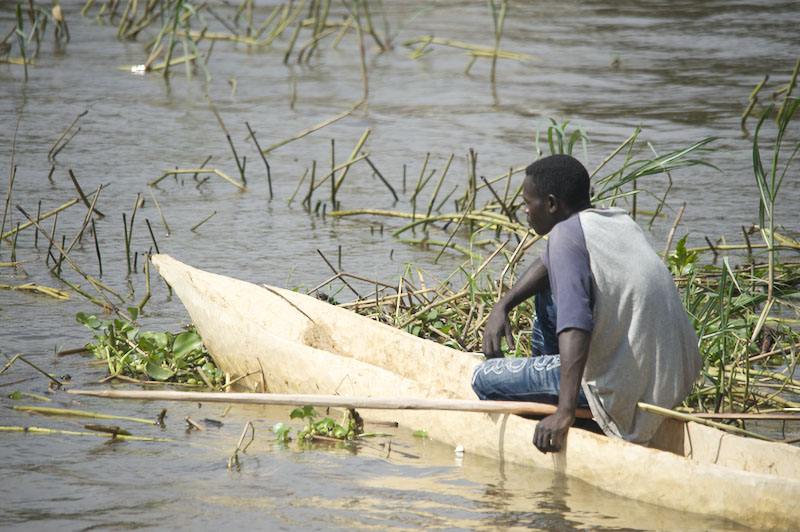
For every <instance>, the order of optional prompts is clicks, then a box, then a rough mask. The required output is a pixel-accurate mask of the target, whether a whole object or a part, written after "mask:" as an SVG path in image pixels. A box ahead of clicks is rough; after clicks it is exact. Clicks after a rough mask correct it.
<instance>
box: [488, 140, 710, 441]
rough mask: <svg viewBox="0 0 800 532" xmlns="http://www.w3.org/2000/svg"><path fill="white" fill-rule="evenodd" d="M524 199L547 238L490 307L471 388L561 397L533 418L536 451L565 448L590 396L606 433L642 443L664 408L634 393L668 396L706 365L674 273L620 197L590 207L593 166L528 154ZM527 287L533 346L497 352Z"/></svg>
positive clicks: (501, 394) (685, 389)
mask: <svg viewBox="0 0 800 532" xmlns="http://www.w3.org/2000/svg"><path fill="white" fill-rule="evenodd" d="M523 199H524V200H525V204H526V206H527V211H528V224H529V225H530V226H531V227H532V228H533V230H534V231H536V233H537V234H539V235H546V234H547V233H550V236H549V238H548V242H547V249H546V250H545V252H544V253H543V254H542V256H541V257H540V258H538V259H536V261H535V262H534V263H533V264H532V265H531V266H530V268H528V270H526V271H525V273H523V274H522V276H521V277H520V278H519V279H518V280H517V282H516V283H515V284H514V286H513V287H512V288H511V289H510V290H509V291H508V293H507V294H506V295H505V296H504V297H503V298H502V299H501V300H500V301H498V302H497V304H496V305H495V307H494V308H493V309H492V312H491V314H490V315H489V318H488V321H487V322H486V327H485V331H484V337H483V352H484V354H485V355H486V357H487V359H489V360H487V361H486V362H483V363H481V364H480V365H478V367H477V368H476V369H475V372H474V375H473V379H472V387H473V389H474V390H475V393H477V394H478V397H480V398H481V399H496V400H522V401H524V400H528V401H539V402H551V403H555V404H557V405H558V408H557V410H556V412H555V413H554V414H552V415H550V416H548V417H545V418H544V419H542V420H541V421H540V422H539V423H538V424H537V426H536V431H535V433H534V438H533V443H534V445H536V447H537V448H538V449H539V450H540V451H542V452H550V451H559V450H560V449H561V442H562V439H563V437H564V435H565V434H566V432H567V430H568V429H569V427H570V426H571V425H572V423H573V422H574V421H575V409H576V408H577V407H578V406H582V407H585V406H588V407H589V408H591V410H592V414H593V416H594V419H595V421H596V422H597V423H598V425H599V426H600V428H601V429H602V430H603V432H604V433H605V434H607V435H608V436H613V437H617V438H622V439H625V440H628V441H632V442H636V443H643V444H646V443H647V442H648V441H649V440H650V439H651V438H652V437H653V435H654V434H655V433H656V431H657V430H658V428H659V426H660V424H661V421H662V420H663V418H662V417H661V416H658V415H657V414H653V413H649V412H645V411H643V410H640V409H639V408H637V406H636V404H637V402H640V401H643V402H646V403H650V404H654V405H658V406H662V407H665V408H673V407H675V406H676V405H678V404H679V403H680V402H681V401H682V400H683V398H684V397H685V396H686V395H687V394H688V393H689V392H690V391H691V389H692V384H693V383H694V380H695V378H696V377H697V376H698V373H699V371H700V367H701V358H700V352H699V350H698V341H697V335H696V334H695V332H694V329H693V328H692V324H691V322H690V321H689V317H688V315H687V314H686V310H685V309H684V307H683V305H682V304H681V300H680V296H679V295H678V292H677V290H676V289H675V283H674V281H673V279H672V276H671V275H670V274H669V272H668V271H667V268H666V267H665V266H664V265H663V264H662V262H661V260H660V258H659V256H658V255H657V254H656V253H655V251H653V249H652V248H651V247H650V244H649V243H648V241H647V239H646V237H645V234H644V232H643V231H642V230H641V228H640V227H639V226H638V225H637V224H636V222H634V221H633V220H632V219H631V218H630V217H629V216H628V214H627V213H626V212H625V211H624V210H623V209H619V208H609V209H595V208H593V207H592V205H591V203H590V200H589V174H588V173H587V171H586V169H585V168H584V167H583V165H582V164H581V163H580V162H578V161H577V160H576V159H574V158H572V157H570V156H568V155H552V156H550V157H545V158H543V159H540V160H539V161H536V162H535V163H533V164H531V165H530V166H529V167H528V168H527V169H526V175H525V182H524V187H523ZM551 294H552V296H551ZM532 296H535V300H534V306H535V311H536V317H535V320H534V328H533V337H532V344H533V355H534V356H533V357H531V358H496V357H502V356H503V352H502V348H501V339H502V338H503V337H505V338H506V342H507V343H508V345H509V347H513V337H512V334H511V323H510V321H509V319H508V313H509V312H510V311H511V310H512V309H513V308H514V307H515V306H517V305H519V304H520V303H522V302H523V301H525V300H526V299H528V298H530V297H532ZM551 298H552V299H551Z"/></svg>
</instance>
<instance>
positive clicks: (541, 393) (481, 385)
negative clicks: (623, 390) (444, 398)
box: [472, 289, 589, 408]
mask: <svg viewBox="0 0 800 532" xmlns="http://www.w3.org/2000/svg"><path fill="white" fill-rule="evenodd" d="M533 304H534V310H535V312H536V315H535V316H534V320H533V330H532V331H531V351H532V353H531V354H532V355H533V356H532V357H530V358H518V357H513V358H493V359H490V360H487V361H485V362H482V363H481V364H479V365H478V366H477V367H476V368H475V371H474V372H473V374H472V389H473V390H475V393H476V394H477V395H478V397H479V398H480V399H493V400H497V401H533V402H537V403H550V404H557V403H558V393H559V390H560V389H561V356H560V355H559V354H558V337H557V335H556V305H555V302H554V301H553V295H552V293H551V292H550V289H547V290H545V291H543V292H540V293H539V294H536V297H535V299H534V302H533ZM578 406H579V407H580V408H587V407H588V406H589V403H588V401H587V400H586V395H584V393H583V389H581V390H580V391H579V392H578Z"/></svg>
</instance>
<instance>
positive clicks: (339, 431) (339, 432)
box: [333, 425, 347, 440]
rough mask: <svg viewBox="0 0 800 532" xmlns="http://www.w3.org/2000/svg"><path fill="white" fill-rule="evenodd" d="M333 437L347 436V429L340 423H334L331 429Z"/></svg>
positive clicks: (341, 438) (342, 437)
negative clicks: (334, 425)
mask: <svg viewBox="0 0 800 532" xmlns="http://www.w3.org/2000/svg"><path fill="white" fill-rule="evenodd" d="M333 437H334V438H339V439H340V440H343V439H345V438H346V437H347V429H345V428H344V427H342V426H341V425H336V427H335V428H334V429H333Z"/></svg>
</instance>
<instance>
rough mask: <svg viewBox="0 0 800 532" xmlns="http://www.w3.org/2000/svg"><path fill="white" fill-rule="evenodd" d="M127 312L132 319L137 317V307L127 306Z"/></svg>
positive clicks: (134, 319)
mask: <svg viewBox="0 0 800 532" xmlns="http://www.w3.org/2000/svg"><path fill="white" fill-rule="evenodd" d="M128 314H130V315H131V319H132V320H133V321H136V318H138V317H139V307H128Z"/></svg>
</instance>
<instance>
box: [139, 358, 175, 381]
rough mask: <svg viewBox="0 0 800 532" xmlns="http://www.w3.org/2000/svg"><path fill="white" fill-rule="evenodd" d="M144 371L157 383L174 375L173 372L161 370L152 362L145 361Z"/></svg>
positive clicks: (161, 368)
mask: <svg viewBox="0 0 800 532" xmlns="http://www.w3.org/2000/svg"><path fill="white" fill-rule="evenodd" d="M145 370H146V371H147V374H148V375H150V377H152V378H153V379H155V380H157V381H165V380H167V379H169V378H170V377H172V376H173V375H175V372H174V371H172V370H170V369H166V368H163V367H161V366H160V365H159V364H158V363H156V362H154V361H152V360H148V361H147V366H145Z"/></svg>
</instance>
